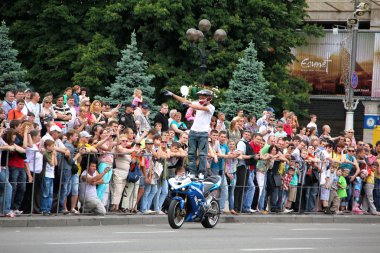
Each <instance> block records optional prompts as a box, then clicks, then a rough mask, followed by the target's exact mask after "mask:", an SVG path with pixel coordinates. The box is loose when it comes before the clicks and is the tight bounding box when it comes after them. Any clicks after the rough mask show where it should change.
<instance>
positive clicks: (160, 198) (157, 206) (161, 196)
mask: <svg viewBox="0 0 380 253" xmlns="http://www.w3.org/2000/svg"><path fill="white" fill-rule="evenodd" d="M168 192H169V186H168V181H167V180H166V179H165V180H162V182H160V183H158V184H157V194H156V196H155V197H154V200H153V203H154V211H156V212H160V211H161V209H162V205H163V204H164V201H165V198H166V196H167V195H168Z"/></svg>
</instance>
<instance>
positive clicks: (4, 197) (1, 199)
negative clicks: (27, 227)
mask: <svg viewBox="0 0 380 253" xmlns="http://www.w3.org/2000/svg"><path fill="white" fill-rule="evenodd" d="M11 203H12V185H11V184H10V183H9V170H8V169H1V172H0V213H2V214H8V213H9V212H10V211H11Z"/></svg>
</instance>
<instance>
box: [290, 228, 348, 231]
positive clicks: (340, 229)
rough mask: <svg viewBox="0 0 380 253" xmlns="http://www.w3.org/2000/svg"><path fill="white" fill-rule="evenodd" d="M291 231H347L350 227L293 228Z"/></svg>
mask: <svg viewBox="0 0 380 253" xmlns="http://www.w3.org/2000/svg"><path fill="white" fill-rule="evenodd" d="M290 230H292V231H349V230H352V229H350V228H293V229H290Z"/></svg>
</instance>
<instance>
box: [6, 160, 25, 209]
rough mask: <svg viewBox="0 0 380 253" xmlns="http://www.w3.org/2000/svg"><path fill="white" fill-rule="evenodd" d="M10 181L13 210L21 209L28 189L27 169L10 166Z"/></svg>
mask: <svg viewBox="0 0 380 253" xmlns="http://www.w3.org/2000/svg"><path fill="white" fill-rule="evenodd" d="M9 182H10V183H11V185H12V205H11V208H12V209H13V210H19V209H20V206H21V203H22V200H23V199H24V194H25V191H26V171H25V169H24V168H15V167H10V168H9Z"/></svg>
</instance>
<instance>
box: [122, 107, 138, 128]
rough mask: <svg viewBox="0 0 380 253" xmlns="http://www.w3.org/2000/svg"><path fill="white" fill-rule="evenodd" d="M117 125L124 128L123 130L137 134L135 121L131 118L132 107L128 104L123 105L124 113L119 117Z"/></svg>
mask: <svg viewBox="0 0 380 253" xmlns="http://www.w3.org/2000/svg"><path fill="white" fill-rule="evenodd" d="M119 124H120V125H122V126H124V128H130V129H132V130H133V132H134V133H135V134H136V133H137V127H136V123H135V119H134V117H133V105H132V103H130V102H127V103H126V104H125V112H124V113H123V114H121V115H120V118H119Z"/></svg>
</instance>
